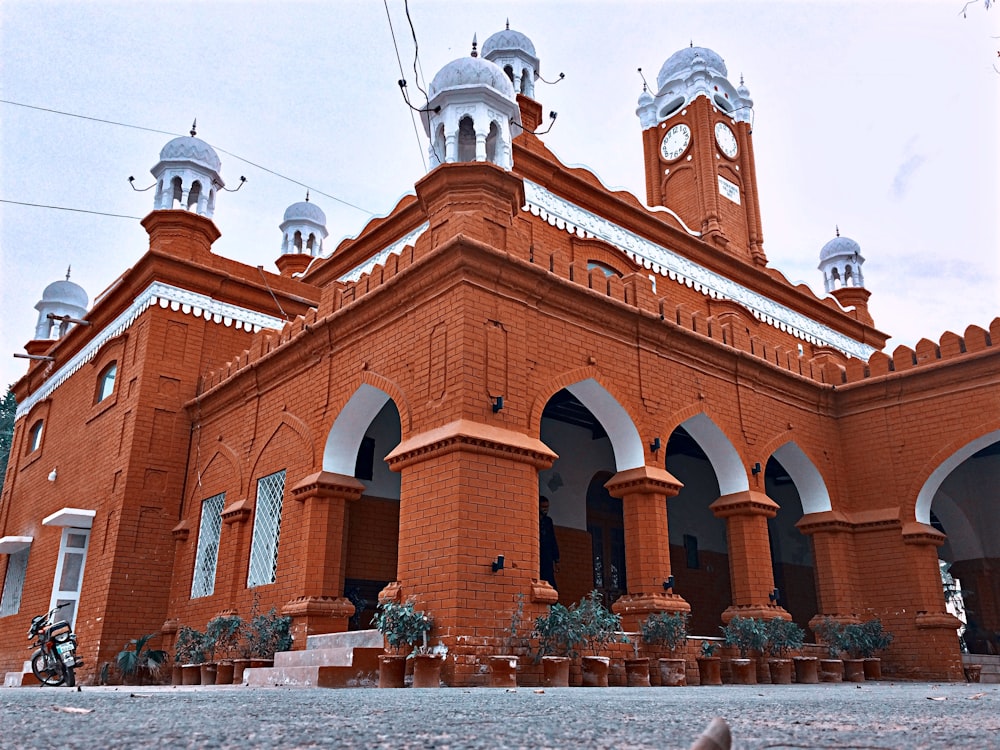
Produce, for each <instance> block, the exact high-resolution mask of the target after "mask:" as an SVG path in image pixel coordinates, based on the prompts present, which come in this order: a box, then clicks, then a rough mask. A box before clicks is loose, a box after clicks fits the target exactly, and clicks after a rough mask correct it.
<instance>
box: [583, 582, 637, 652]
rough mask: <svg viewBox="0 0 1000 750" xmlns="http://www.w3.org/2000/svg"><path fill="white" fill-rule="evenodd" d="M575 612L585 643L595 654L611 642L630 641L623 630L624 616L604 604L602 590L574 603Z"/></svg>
mask: <svg viewBox="0 0 1000 750" xmlns="http://www.w3.org/2000/svg"><path fill="white" fill-rule="evenodd" d="M573 614H574V615H575V616H576V617H577V618H578V619H579V621H580V626H581V628H582V630H581V632H582V633H583V643H584V644H585V645H586V647H587V648H588V649H590V650H591V651H592V652H593V654H594V656H598V655H599V654H600V652H601V649H603V648H604V647H605V646H607V645H608V644H609V643H628V642H629V641H628V637H627V636H626V635H625V634H624V633H622V632H621V629H622V618H621V617H620V616H619V615H616V614H614V613H613V612H611V610H609V609H608V608H607V607H605V606H604V603H603V602H602V597H601V592H600V591H598V590H597V589H594V590H593V591H591V592H590V593H589V594H587V596H585V597H583V599H581V600H580V601H579V602H577V603H576V604H574V605H573Z"/></svg>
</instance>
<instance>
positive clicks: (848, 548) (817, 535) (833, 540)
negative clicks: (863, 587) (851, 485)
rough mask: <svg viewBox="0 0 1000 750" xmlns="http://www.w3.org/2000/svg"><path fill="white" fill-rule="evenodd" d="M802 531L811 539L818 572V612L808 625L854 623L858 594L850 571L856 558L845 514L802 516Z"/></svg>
mask: <svg viewBox="0 0 1000 750" xmlns="http://www.w3.org/2000/svg"><path fill="white" fill-rule="evenodd" d="M795 525H796V527H797V528H798V530H799V531H801V532H802V533H803V534H808V535H809V536H811V537H812V542H813V562H814V566H815V567H814V570H815V571H816V601H817V606H818V607H819V612H818V613H816V616H815V617H813V618H812V619H811V620H810V621H809V626H810V627H814V625H815V624H816V623H818V622H820V621H821V620H823V619H824V618H826V617H830V618H832V619H834V620H837V621H839V622H848V621H849V622H855V621H856V620H857V618H856V617H855V616H854V614H853V613H854V612H856V611H857V606H856V605H855V600H856V597H855V592H854V584H853V576H852V575H851V571H850V564H851V560H852V559H853V557H854V554H853V549H852V547H853V543H854V535H853V531H852V527H851V523H850V521H848V519H847V517H846V516H845V515H844V514H843V513H839V512H836V511H824V512H822V513H809V514H808V515H805V516H802V518H801V519H800V520H799V522H798V523H797V524H795Z"/></svg>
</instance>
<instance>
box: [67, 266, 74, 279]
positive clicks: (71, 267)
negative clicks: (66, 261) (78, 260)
mask: <svg viewBox="0 0 1000 750" xmlns="http://www.w3.org/2000/svg"><path fill="white" fill-rule="evenodd" d="M72 270H73V266H66V281H69V272H70V271H72Z"/></svg>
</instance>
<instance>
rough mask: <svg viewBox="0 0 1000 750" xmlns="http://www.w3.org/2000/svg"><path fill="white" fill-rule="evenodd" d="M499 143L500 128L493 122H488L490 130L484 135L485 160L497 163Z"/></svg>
mask: <svg viewBox="0 0 1000 750" xmlns="http://www.w3.org/2000/svg"><path fill="white" fill-rule="evenodd" d="M499 143H500V128H499V127H498V126H497V124H496V123H495V122H491V123H490V132H489V134H488V135H487V136H486V161H488V162H490V164H499V163H500V162H499V159H498V156H499V154H497V145H498V144H499Z"/></svg>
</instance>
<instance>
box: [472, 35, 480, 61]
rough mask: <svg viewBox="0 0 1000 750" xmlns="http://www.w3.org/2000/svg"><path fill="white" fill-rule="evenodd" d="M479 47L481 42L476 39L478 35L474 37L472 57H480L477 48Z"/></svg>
mask: <svg viewBox="0 0 1000 750" xmlns="http://www.w3.org/2000/svg"><path fill="white" fill-rule="evenodd" d="M478 46H479V42H478V41H477V39H476V35H475V34H473V35H472V57H479V53H478V52H477V51H476V47H478Z"/></svg>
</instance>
